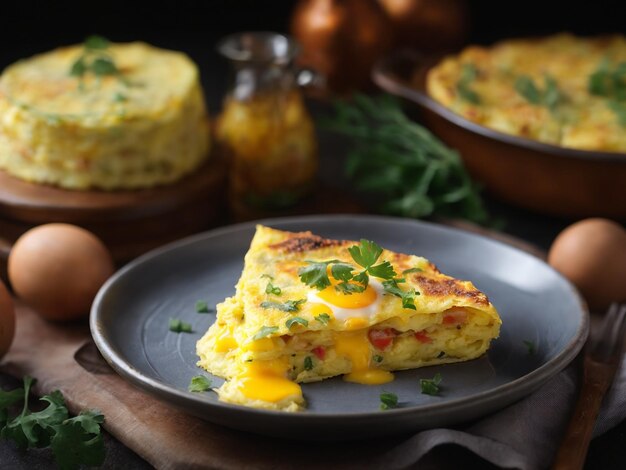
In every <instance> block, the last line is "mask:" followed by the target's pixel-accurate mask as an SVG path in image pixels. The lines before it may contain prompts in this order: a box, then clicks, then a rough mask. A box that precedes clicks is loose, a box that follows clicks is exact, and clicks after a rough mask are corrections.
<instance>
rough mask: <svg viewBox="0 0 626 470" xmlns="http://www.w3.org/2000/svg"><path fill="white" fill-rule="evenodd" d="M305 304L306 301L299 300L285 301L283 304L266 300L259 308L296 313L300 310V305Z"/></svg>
mask: <svg viewBox="0 0 626 470" xmlns="http://www.w3.org/2000/svg"><path fill="white" fill-rule="evenodd" d="M305 302H306V299H300V300H287V301H286V302H285V303H282V304H281V303H280V302H273V301H271V300H266V301H265V302H261V305H260V306H261V308H273V309H276V310H280V311H281V312H297V311H299V310H300V305H302V304H303V303H305Z"/></svg>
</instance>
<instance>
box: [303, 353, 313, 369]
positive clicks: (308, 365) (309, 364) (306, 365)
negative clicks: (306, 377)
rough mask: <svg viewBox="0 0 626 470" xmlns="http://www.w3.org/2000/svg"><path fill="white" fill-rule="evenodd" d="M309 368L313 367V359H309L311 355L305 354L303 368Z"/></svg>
mask: <svg viewBox="0 0 626 470" xmlns="http://www.w3.org/2000/svg"><path fill="white" fill-rule="evenodd" d="M311 369H313V359H311V356H307V357H305V358H304V370H311Z"/></svg>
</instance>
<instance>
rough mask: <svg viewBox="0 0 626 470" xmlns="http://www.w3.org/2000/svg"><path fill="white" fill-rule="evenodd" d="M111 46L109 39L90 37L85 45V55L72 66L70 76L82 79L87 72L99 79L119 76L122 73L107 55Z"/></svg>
mask: <svg viewBox="0 0 626 470" xmlns="http://www.w3.org/2000/svg"><path fill="white" fill-rule="evenodd" d="M109 45H110V42H109V40H108V39H106V38H103V37H102V36H89V37H88V38H87V39H85V42H84V44H83V53H82V54H81V55H80V57H79V58H78V59H76V61H75V62H74V63H73V64H72V66H71V68H70V75H71V76H73V77H79V78H82V77H83V76H84V75H85V74H86V73H87V72H91V73H93V74H94V75H96V76H98V77H102V76H105V75H118V74H119V73H120V72H119V70H118V68H117V66H116V65H115V62H113V59H112V58H111V56H109V54H108V53H107V51H106V50H107V49H108V47H109Z"/></svg>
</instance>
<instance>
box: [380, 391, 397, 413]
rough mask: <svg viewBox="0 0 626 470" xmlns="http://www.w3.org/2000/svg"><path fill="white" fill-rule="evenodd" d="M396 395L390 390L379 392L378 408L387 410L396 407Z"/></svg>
mask: <svg viewBox="0 0 626 470" xmlns="http://www.w3.org/2000/svg"><path fill="white" fill-rule="evenodd" d="M397 406H398V395H396V394H395V393H391V392H383V393H381V394H380V409H381V410H388V409H390V408H397Z"/></svg>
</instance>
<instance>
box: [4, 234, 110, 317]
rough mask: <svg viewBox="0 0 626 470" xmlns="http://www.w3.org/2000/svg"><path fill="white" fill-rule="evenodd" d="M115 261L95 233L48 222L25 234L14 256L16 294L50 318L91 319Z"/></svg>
mask: <svg viewBox="0 0 626 470" xmlns="http://www.w3.org/2000/svg"><path fill="white" fill-rule="evenodd" d="M113 271H114V267H113V260H112V259H111V255H110V254H109V251H108V250H107V248H106V247H105V246H104V244H103V243H102V242H101V241H100V240H99V239H98V238H96V236H95V235H93V234H92V233H90V232H88V231H87V230H84V229H82V228H80V227H76V226H74V225H68V224H46V225H41V226H39V227H35V228H34V229H31V230H29V231H28V232H26V233H25V234H24V235H22V236H21V237H20V238H19V239H18V240H17V242H15V245H14V246H13V249H12V250H11V253H10V255H9V279H10V280H11V284H12V286H13V289H14V290H15V293H16V294H17V295H18V296H19V297H20V298H21V299H23V300H24V302H26V303H27V304H29V305H30V306H31V307H33V308H34V309H35V310H36V311H37V312H38V313H39V314H41V315H42V316H43V317H44V318H47V319H49V320H71V319H75V318H79V317H81V316H84V315H87V314H88V313H89V308H90V306H91V303H92V302H93V299H94V297H95V295H96V293H97V292H98V289H100V287H101V286H102V284H103V283H104V281H106V280H107V278H109V277H110V276H111V274H113Z"/></svg>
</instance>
